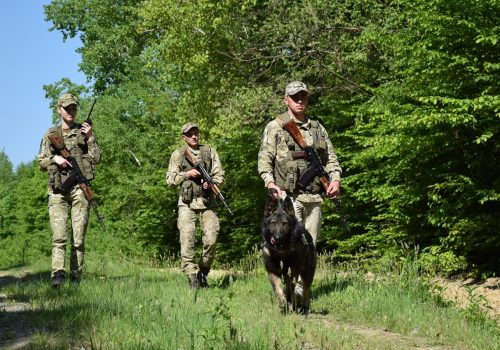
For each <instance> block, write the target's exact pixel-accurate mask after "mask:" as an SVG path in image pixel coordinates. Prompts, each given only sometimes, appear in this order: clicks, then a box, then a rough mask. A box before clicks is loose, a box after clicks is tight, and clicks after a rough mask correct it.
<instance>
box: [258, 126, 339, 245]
mask: <svg viewBox="0 0 500 350" xmlns="http://www.w3.org/2000/svg"><path fill="white" fill-rule="evenodd" d="M291 118H292V119H293V120H294V121H295V122H296V123H297V126H298V127H299V130H300V133H301V134H302V137H303V138H304V141H305V142H306V143H307V144H308V145H312V144H313V135H311V131H310V130H311V120H310V118H309V117H307V118H306V121H305V122H301V121H300V120H298V119H296V118H295V117H291ZM319 130H320V132H321V133H322V134H323V135H325V141H326V152H327V161H326V163H325V164H323V166H324V167H325V169H326V171H327V172H328V173H329V175H330V178H331V180H332V181H340V177H341V174H342V169H341V167H340V164H339V161H338V158H337V155H336V154H335V150H334V148H333V145H332V142H331V140H330V138H329V137H328V133H327V131H326V129H325V128H324V127H323V126H322V125H321V124H319ZM287 136H288V132H287V131H286V130H283V128H282V127H281V125H280V124H279V123H278V122H277V121H276V120H272V121H270V122H269V123H268V124H267V125H266V127H265V129H264V133H263V135H262V141H261V146H260V150H259V155H258V162H257V166H258V171H259V175H260V176H261V178H262V180H263V181H264V185H265V187H266V188H267V186H268V185H269V184H270V183H276V179H275V176H274V174H275V172H276V170H277V169H276V167H277V166H278V164H283V163H285V160H286V159H287V156H288V152H289V149H290V148H289V145H288V144H287V143H286V139H287V138H288V137H287ZM287 195H288V196H290V197H292V201H293V204H294V208H295V214H296V216H297V219H298V220H299V221H300V222H301V223H302V224H303V225H304V226H305V227H306V229H307V230H308V231H309V232H310V233H311V235H312V236H313V239H314V242H315V244H316V241H317V239H318V238H319V232H320V229H321V203H322V202H323V198H322V196H321V194H320V193H301V194H298V195H297V194H293V193H286V192H285V191H283V193H282V196H283V197H285V196H287Z"/></svg>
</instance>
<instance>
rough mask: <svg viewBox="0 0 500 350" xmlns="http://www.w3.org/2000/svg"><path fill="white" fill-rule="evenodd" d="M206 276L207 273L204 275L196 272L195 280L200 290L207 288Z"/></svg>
mask: <svg viewBox="0 0 500 350" xmlns="http://www.w3.org/2000/svg"><path fill="white" fill-rule="evenodd" d="M207 275H208V272H207V273H204V272H203V271H202V270H201V269H200V270H198V273H197V274H196V279H197V280H198V284H199V285H200V287H201V288H208V282H207Z"/></svg>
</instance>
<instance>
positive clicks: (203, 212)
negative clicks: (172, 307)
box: [166, 123, 224, 288]
mask: <svg viewBox="0 0 500 350" xmlns="http://www.w3.org/2000/svg"><path fill="white" fill-rule="evenodd" d="M181 132H182V138H183V140H184V142H185V143H186V145H185V146H184V147H181V148H179V149H176V150H175V151H174V152H173V153H172V156H171V157H170V163H169V165H168V171H167V176H166V179H167V184H168V185H171V186H179V187H180V196H179V200H178V208H179V212H178V219H177V227H178V228H179V232H180V244H181V269H182V271H183V272H184V273H185V274H186V275H187V276H188V281H189V286H190V287H191V288H197V287H207V286H208V284H207V275H208V273H209V271H210V266H211V265H212V262H213V260H214V257H215V244H216V241H217V235H218V234H219V227H220V226H219V218H218V217H217V214H216V212H215V207H216V202H215V196H214V194H213V191H212V190H211V189H210V187H209V183H207V182H204V180H203V178H202V175H201V174H200V172H199V171H198V170H197V169H195V168H194V167H193V165H192V164H190V162H188V161H187V160H186V157H185V152H186V151H188V152H191V154H192V155H194V156H195V157H196V160H197V161H200V162H203V164H204V166H205V169H206V170H207V172H208V173H209V175H210V176H211V177H212V179H213V181H214V183H215V184H216V185H218V186H220V185H221V184H222V182H223V181H224V170H223V169H222V164H221V162H220V159H219V156H218V155H217V152H216V151H215V149H213V148H212V147H210V146H208V145H201V144H199V143H198V137H199V135H198V126H197V125H196V124H195V123H186V124H184V125H183V126H182V128H181ZM196 218H198V219H199V220H200V224H201V229H202V231H203V234H202V241H203V253H202V256H201V258H200V260H199V262H196V260H195V249H194V245H195V224H196Z"/></svg>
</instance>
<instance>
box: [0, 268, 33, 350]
mask: <svg viewBox="0 0 500 350" xmlns="http://www.w3.org/2000/svg"><path fill="white" fill-rule="evenodd" d="M29 273H31V271H28V270H23V271H20V272H13V271H9V270H7V271H0V349H11V350H14V349H16V350H17V349H25V348H27V347H28V344H29V342H30V340H31V336H32V334H33V332H34V330H33V328H32V327H31V325H30V321H29V313H30V311H33V307H32V305H31V304H29V303H25V302H18V301H15V300H10V298H9V296H8V295H7V294H5V293H3V292H1V291H2V288H3V287H4V285H6V284H12V283H23V281H24V277H25V276H26V275H28V274H29Z"/></svg>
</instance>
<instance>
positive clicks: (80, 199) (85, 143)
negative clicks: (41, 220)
mask: <svg viewBox="0 0 500 350" xmlns="http://www.w3.org/2000/svg"><path fill="white" fill-rule="evenodd" d="M77 111H78V100H77V98H76V97H75V96H74V95H72V94H68V93H66V94H63V95H61V96H60V98H59V100H58V101H57V113H58V114H59V116H60V118H61V123H60V124H59V125H57V126H55V127H52V128H50V129H49V130H48V131H47V132H46V133H45V135H44V136H43V139H42V142H41V144H40V151H39V154H38V166H39V168H40V170H42V171H47V172H48V175H49V181H48V196H49V205H48V207H49V217H50V226H51V229H52V273H51V276H52V287H53V288H59V287H60V286H61V285H62V284H63V283H64V279H65V260H66V259H65V255H66V243H67V241H68V234H67V221H68V216H69V215H68V213H69V212H71V238H70V242H71V255H70V281H71V282H73V283H76V284H78V283H79V282H80V279H81V276H82V272H83V260H84V253H85V234H86V231H87V224H88V218H89V203H88V201H87V199H86V198H85V195H84V193H83V192H82V190H81V189H80V187H79V186H78V184H77V183H75V184H74V185H73V186H70V187H69V188H67V187H68V186H67V184H68V183H72V182H71V181H66V180H68V178H69V177H70V176H71V174H72V172H71V164H70V163H69V162H68V161H67V160H66V159H65V158H64V157H62V156H60V155H59V154H58V152H57V151H56V149H55V148H54V147H53V146H52V145H51V142H50V140H49V139H48V135H49V134H51V133H56V134H57V135H58V136H59V138H60V139H62V140H64V145H65V147H66V149H68V151H69V153H70V155H71V156H72V157H73V158H75V160H76V162H77V163H78V166H79V168H80V170H81V171H82V173H83V175H84V176H85V178H86V179H87V180H89V181H90V180H92V179H93V178H94V167H95V165H96V164H97V163H98V162H99V160H100V158H101V151H100V149H99V147H98V145H97V142H96V139H95V135H94V133H93V130H92V125H90V124H88V123H83V124H78V123H76V122H75V119H76V115H77ZM63 184H65V186H62V185H63Z"/></svg>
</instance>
